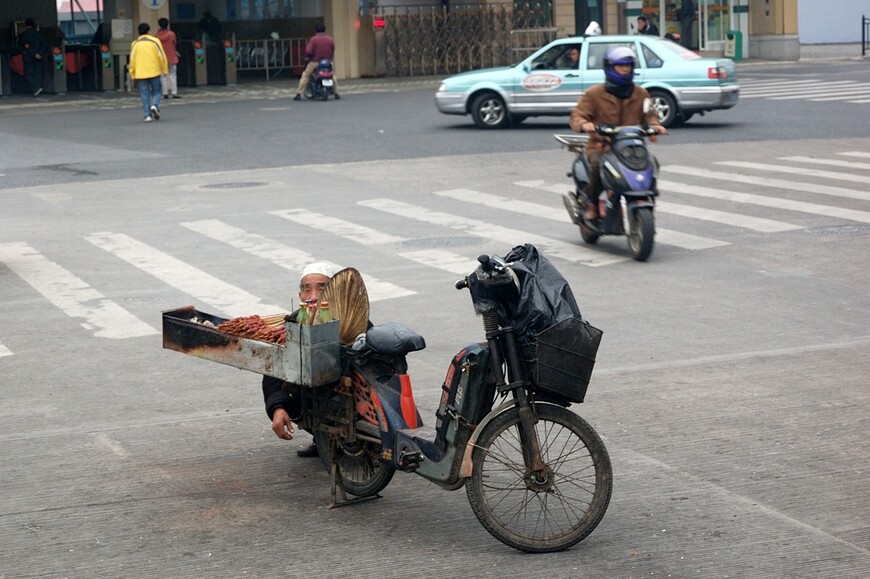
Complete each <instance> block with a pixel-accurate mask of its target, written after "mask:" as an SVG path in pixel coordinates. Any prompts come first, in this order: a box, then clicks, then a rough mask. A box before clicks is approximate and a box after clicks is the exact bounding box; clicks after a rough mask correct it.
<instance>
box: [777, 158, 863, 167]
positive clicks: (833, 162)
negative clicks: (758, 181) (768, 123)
mask: <svg viewBox="0 0 870 579" xmlns="http://www.w3.org/2000/svg"><path fill="white" fill-rule="evenodd" d="M779 160H780V161H792V162H794V163H806V164H809V165H828V166H830V167H843V168H844V169H870V163H859V162H857V161H842V160H840V159H819V158H816V157H780V158H779Z"/></svg>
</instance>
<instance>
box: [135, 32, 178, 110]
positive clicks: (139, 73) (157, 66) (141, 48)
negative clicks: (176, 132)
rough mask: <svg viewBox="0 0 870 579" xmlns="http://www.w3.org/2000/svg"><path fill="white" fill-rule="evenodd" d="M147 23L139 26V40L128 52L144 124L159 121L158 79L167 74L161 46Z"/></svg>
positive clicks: (166, 65)
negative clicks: (137, 88)
mask: <svg viewBox="0 0 870 579" xmlns="http://www.w3.org/2000/svg"><path fill="white" fill-rule="evenodd" d="M149 30H151V27H150V26H149V25H148V23H147V22H143V23H142V24H140V25H139V38H137V39H136V40H134V41H133V45H132V49H131V52H130V64H129V65H128V69H129V71H130V78H132V79H133V80H135V81H136V84H137V85H138V87H139V98H140V99H142V108H143V109H144V110H145V122H146V123H150V122H151V121H157V120H160V90H161V87H160V77H161V76H163V75H166V74H168V73H169V65H168V63H167V62H166V54H165V53H164V52H163V44H162V43H161V42H160V39H159V38H157V37H156V36H151V35H150V34H148V31H149Z"/></svg>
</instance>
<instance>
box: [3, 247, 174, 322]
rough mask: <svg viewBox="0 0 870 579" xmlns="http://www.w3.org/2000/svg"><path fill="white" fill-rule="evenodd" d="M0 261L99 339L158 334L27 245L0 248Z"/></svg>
mask: <svg viewBox="0 0 870 579" xmlns="http://www.w3.org/2000/svg"><path fill="white" fill-rule="evenodd" d="M0 261H2V262H3V263H5V264H6V266H7V267H8V268H9V269H10V270H12V271H13V272H15V274H16V275H18V277H20V278H21V279H23V280H24V281H25V282H27V283H28V284H30V286H31V287H32V288H33V289H35V290H36V291H37V292H39V293H40V294H42V295H43V296H44V297H45V298H46V299H47V300H48V301H50V302H51V303H52V304H54V305H55V307H57V308H58V309H59V310H61V311H62V312H63V313H65V314H66V315H67V316H69V317H71V318H82V319H83V320H84V321H83V322H82V323H81V325H82V327H83V328H85V329H86V330H89V331H91V332H93V334H94V336H96V337H98V338H110V339H124V338H138V337H141V336H151V335H154V334H158V333H159V332H158V331H157V330H156V329H154V328H152V327H151V326H150V325H148V324H147V323H145V322H143V321H142V320H140V319H139V318H137V317H136V316H134V315H133V314H131V313H130V312H128V311H127V310H125V309H124V308H122V307H121V306H119V305H118V304H116V303H115V302H113V301H112V300H110V299H108V298H106V297H105V296H104V295H103V294H101V293H100V292H99V291H97V290H96V289H94V288H93V287H91V286H90V285H88V284H87V283H86V282H85V281H84V280H82V279H81V278H79V277H77V276H76V275H74V274H73V273H72V272H69V271H67V270H66V269H64V268H62V267H61V266H59V265H58V264H56V263H54V262H53V261H50V260H49V259H47V258H46V257H45V256H44V255H42V254H41V253H39V252H38V251H36V250H35V249H33V248H32V247H30V246H29V245H27V244H26V243H22V242H16V243H4V244H0Z"/></svg>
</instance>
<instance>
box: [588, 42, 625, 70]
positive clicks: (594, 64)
mask: <svg viewBox="0 0 870 579" xmlns="http://www.w3.org/2000/svg"><path fill="white" fill-rule="evenodd" d="M615 46H625V47H626V48H628V49H630V50H631V51H632V52H634V53H635V54H637V51H636V50H635V48H634V43H632V42H595V43H590V44H589V48H588V49H587V51H586V52H587V57H586V68H587V69H589V70H601V69H603V68H604V54H605V53H606V52H607V51H608V50H610V49H611V48H613V47H615Z"/></svg>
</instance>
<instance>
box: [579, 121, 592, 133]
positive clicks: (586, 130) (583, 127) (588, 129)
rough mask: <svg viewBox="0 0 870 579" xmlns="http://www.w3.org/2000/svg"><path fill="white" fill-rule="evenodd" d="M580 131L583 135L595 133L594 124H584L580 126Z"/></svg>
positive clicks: (587, 122)
mask: <svg viewBox="0 0 870 579" xmlns="http://www.w3.org/2000/svg"><path fill="white" fill-rule="evenodd" d="M580 130H581V131H583V132H584V133H594V132H595V123H590V122H589V121H586V122H584V123H583V124H581V125H580Z"/></svg>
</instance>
